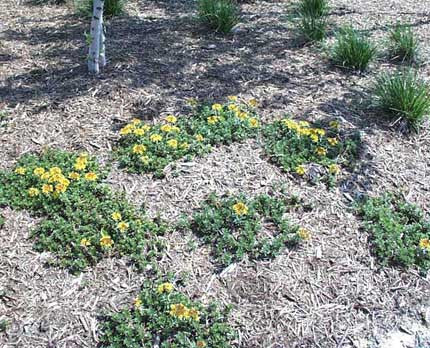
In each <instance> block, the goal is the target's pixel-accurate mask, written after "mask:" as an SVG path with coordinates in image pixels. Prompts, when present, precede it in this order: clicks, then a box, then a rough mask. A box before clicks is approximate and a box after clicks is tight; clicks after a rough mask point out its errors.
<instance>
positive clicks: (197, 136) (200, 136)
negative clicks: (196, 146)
mask: <svg viewBox="0 0 430 348" xmlns="http://www.w3.org/2000/svg"><path fill="white" fill-rule="evenodd" d="M196 140H197V141H203V140H205V138H203V135H201V134H197V135H196Z"/></svg>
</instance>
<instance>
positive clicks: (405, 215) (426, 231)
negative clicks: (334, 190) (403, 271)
mask: <svg viewBox="0 0 430 348" xmlns="http://www.w3.org/2000/svg"><path fill="white" fill-rule="evenodd" d="M357 211H358V213H359V215H361V216H362V219H363V221H364V230H365V231H366V232H368V233H369V234H370V235H371V246H372V248H373V251H374V253H375V256H376V257H377V259H378V260H379V262H380V263H381V264H382V265H383V266H387V265H394V266H401V267H411V266H416V267H418V268H420V269H421V270H422V271H424V272H427V271H428V270H429V268H430V221H429V220H428V218H426V217H425V215H424V213H423V211H422V210H421V209H420V208H418V207H417V206H416V205H413V204H410V203H408V202H407V201H406V200H405V199H404V198H403V197H401V196H400V195H398V194H392V193H390V194H385V195H384V196H382V197H377V198H370V197H369V198H367V199H365V200H364V201H363V202H361V203H360V204H359V205H358V206H357Z"/></svg>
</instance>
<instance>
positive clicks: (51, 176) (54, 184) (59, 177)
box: [28, 167, 70, 197]
mask: <svg viewBox="0 0 430 348" xmlns="http://www.w3.org/2000/svg"><path fill="white" fill-rule="evenodd" d="M33 174H34V175H35V176H37V177H39V178H40V179H41V180H42V181H44V183H43V184H42V187H41V189H42V192H43V193H44V194H50V193H54V194H56V195H58V194H60V193H64V192H66V191H67V188H68V187H69V185H70V180H69V179H67V178H66V177H65V176H64V174H63V172H62V170H61V168H59V167H52V168H50V169H49V170H45V168H42V167H37V168H35V169H34V170H33ZM36 190H37V189H35V188H30V190H29V192H28V193H29V195H30V197H34V196H37V195H38V194H39V192H38V191H39V190H37V191H36Z"/></svg>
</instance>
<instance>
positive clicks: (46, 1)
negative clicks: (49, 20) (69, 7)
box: [31, 0, 66, 5]
mask: <svg viewBox="0 0 430 348" xmlns="http://www.w3.org/2000/svg"><path fill="white" fill-rule="evenodd" d="M31 2H32V3H33V4H35V5H50V4H53V5H61V4H64V3H66V0H32V1H31Z"/></svg>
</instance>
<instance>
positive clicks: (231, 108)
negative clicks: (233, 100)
mask: <svg viewBox="0 0 430 348" xmlns="http://www.w3.org/2000/svg"><path fill="white" fill-rule="evenodd" d="M227 109H229V110H230V111H235V112H238V111H239V107H238V106H237V105H236V104H230V105H229V106H227Z"/></svg>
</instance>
